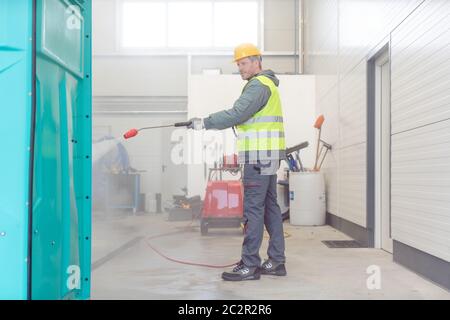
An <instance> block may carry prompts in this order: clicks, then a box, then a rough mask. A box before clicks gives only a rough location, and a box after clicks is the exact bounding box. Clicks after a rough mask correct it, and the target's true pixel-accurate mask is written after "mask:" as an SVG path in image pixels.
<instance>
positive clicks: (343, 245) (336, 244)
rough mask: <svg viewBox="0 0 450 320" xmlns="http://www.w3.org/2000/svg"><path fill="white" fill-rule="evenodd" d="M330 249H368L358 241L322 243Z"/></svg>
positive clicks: (328, 241)
mask: <svg viewBox="0 0 450 320" xmlns="http://www.w3.org/2000/svg"><path fill="white" fill-rule="evenodd" d="M322 242H323V243H324V244H325V245H326V246H327V247H328V248H333V249H339V248H367V247H366V246H363V245H361V244H360V243H359V242H358V241H356V240H326V241H322Z"/></svg>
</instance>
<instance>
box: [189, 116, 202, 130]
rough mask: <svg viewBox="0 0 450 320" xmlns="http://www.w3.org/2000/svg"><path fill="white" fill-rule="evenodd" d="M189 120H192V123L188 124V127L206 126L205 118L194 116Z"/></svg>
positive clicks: (199, 127) (198, 127)
mask: <svg viewBox="0 0 450 320" xmlns="http://www.w3.org/2000/svg"><path fill="white" fill-rule="evenodd" d="M189 121H190V122H191V124H190V125H188V126H187V128H188V129H194V130H202V129H204V128H205V125H204V124H203V119H200V118H192V119H190V120H189Z"/></svg>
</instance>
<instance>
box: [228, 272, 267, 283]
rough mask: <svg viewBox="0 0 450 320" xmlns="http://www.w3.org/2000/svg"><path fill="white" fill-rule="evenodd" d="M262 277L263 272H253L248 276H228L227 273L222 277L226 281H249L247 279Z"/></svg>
mask: <svg viewBox="0 0 450 320" xmlns="http://www.w3.org/2000/svg"><path fill="white" fill-rule="evenodd" d="M260 278H261V274H260V273H258V274H252V275H248V276H246V277H242V278H240V277H233V276H228V275H225V274H222V279H223V280H225V281H247V280H259V279H260Z"/></svg>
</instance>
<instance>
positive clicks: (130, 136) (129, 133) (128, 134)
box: [123, 129, 139, 139]
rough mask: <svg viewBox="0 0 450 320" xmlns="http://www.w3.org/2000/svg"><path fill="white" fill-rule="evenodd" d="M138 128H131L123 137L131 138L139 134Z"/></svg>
mask: <svg viewBox="0 0 450 320" xmlns="http://www.w3.org/2000/svg"><path fill="white" fill-rule="evenodd" d="M138 132H139V131H138V130H137V129H131V130H128V131H127V132H125V134H124V135H123V137H124V138H125V139H130V138H133V137H135V136H136V135H137V134H138Z"/></svg>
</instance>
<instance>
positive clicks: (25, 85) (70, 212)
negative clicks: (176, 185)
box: [0, 0, 92, 299]
mask: <svg viewBox="0 0 450 320" xmlns="http://www.w3.org/2000/svg"><path fill="white" fill-rule="evenodd" d="M91 104H92V101H91V1H87V0H15V1H10V0H0V105H1V107H2V108H1V110H2V112H3V114H2V117H0V139H1V140H0V141H1V149H2V151H1V152H2V156H1V157H0V166H1V167H2V168H3V169H2V178H1V179H0V288H2V290H0V299H87V298H89V297H90V273H91V270H90V264H91V109H92V108H91Z"/></svg>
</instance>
